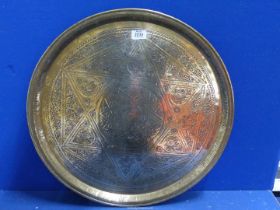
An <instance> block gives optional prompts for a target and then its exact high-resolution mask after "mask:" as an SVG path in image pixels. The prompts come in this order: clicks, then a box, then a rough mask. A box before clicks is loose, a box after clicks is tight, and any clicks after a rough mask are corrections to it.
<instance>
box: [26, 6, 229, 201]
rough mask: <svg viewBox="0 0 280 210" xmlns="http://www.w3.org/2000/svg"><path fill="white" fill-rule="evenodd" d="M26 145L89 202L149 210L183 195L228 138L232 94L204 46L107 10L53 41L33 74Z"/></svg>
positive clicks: (185, 33) (182, 33)
mask: <svg viewBox="0 0 280 210" xmlns="http://www.w3.org/2000/svg"><path fill="white" fill-rule="evenodd" d="M27 114H28V124H29V129H30V133H31V136H32V139H33V143H34V145H35V147H36V149H37V152H38V153H39V155H40V157H41V159H42V160H43V161H44V163H45V164H46V166H47V167H48V169H49V170H50V171H51V172H52V173H53V174H54V175H55V176H56V177H57V178H58V179H59V180H60V181H61V182H63V183H64V184H65V185H66V186H68V187H69V188H71V189H72V190H74V191H75V192H77V193H79V194H81V195H83V196H85V197H87V198H89V199H92V200H95V201H99V202H102V203H107V204H111V205H120V206H132V205H148V204H152V203H157V202H160V201H163V200H166V199H168V198H171V197H174V196H175V195H177V194H179V193H181V192H183V191H185V190H186V189H188V188H190V187H191V186H192V185H194V184H195V183H196V182H198V181H199V180H200V179H201V178H202V177H203V176H204V175H205V174H206V173H207V172H208V171H209V170H210V169H211V168H212V166H213V165H214V163H215V162H216V161H217V159H218V158H219V156H220V155H221V153H222V151H223V149H224V147H225V145H226V142H227V139H228V137H229V134H230V131H231V127H232V121H233V94H232V88H231V84H230V79H229V76H228V74H227V71H226V68H225V66H224V64H223V62H222V60H221V58H220V57H219V55H218V54H217V52H216V51H215V50H214V49H213V47H212V46H211V45H210V44H209V43H208V42H207V41H206V40H205V39H204V38H203V37H202V36H201V35H200V34H199V33H198V32H196V31H195V30H194V29H192V28H191V27H190V26H188V25H186V24H184V23H182V22H181V21H179V20H176V19H175V18H173V17H170V16H167V15H164V14H161V13H158V12H154V11H149V10H140V9H124V10H114V11H109V12H105V13H101V14H97V15H95V16H92V17H89V18H86V19H84V20H82V21H81V22H79V23H77V24H75V25H74V26H72V27H70V28H69V29H68V30H66V31H65V32H64V33H62V35H60V36H59V37H58V38H57V39H56V40H55V41H54V42H53V43H52V44H51V46H50V47H49V48H48V49H47V51H46V52H45V53H44V55H43V56H42V58H41V59H40V61H39V63H38V64H37V66H36V69H35V71H34V74H33V76H32V80H31V82H30V87H29V93H28V103H27Z"/></svg>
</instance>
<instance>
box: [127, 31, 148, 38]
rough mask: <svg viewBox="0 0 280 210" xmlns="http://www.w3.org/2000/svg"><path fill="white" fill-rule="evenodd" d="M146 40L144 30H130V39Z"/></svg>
mask: <svg viewBox="0 0 280 210" xmlns="http://www.w3.org/2000/svg"><path fill="white" fill-rule="evenodd" d="M146 38H147V32H146V30H132V31H131V39H134V40H137V39H146Z"/></svg>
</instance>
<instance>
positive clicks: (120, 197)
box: [26, 8, 234, 206]
mask: <svg viewBox="0 0 280 210" xmlns="http://www.w3.org/2000/svg"><path fill="white" fill-rule="evenodd" d="M118 18H119V19H120V20H118ZM112 20H113V21H121V20H133V21H147V22H152V23H155V22H158V23H160V24H162V25H164V24H166V25H167V27H168V28H170V29H172V30H175V31H176V32H178V33H180V34H181V35H183V36H186V37H187V38H188V39H190V40H191V41H192V42H193V44H196V45H195V46H196V47H198V48H199V50H202V51H203V53H204V55H206V57H207V60H208V61H210V62H211V63H212V62H214V64H215V67H219V68H217V69H215V70H217V71H218V73H219V74H220V75H218V76H221V77H222V78H221V81H222V82H224V83H223V84H219V86H220V85H221V86H220V89H221V90H223V89H225V91H224V92H225V98H222V102H223V103H226V104H227V105H228V106H226V107H225V108H226V110H225V113H222V115H223V116H224V115H226V116H225V117H226V119H227V120H226V125H225V129H224V133H223V136H222V138H221V139H220V140H219V145H218V146H217V147H215V151H212V150H211V154H212V155H213V157H212V159H211V160H210V161H208V164H206V166H205V164H203V166H202V165H201V164H199V165H198V167H196V168H194V169H193V170H197V169H198V171H200V172H198V173H197V174H196V176H195V177H194V174H191V175H185V176H184V177H182V178H181V179H180V180H178V181H177V182H175V183H173V184H171V185H169V186H167V187H164V188H162V189H159V190H156V191H153V192H148V193H141V194H119V193H111V192H105V191H102V190H99V189H97V188H94V187H92V186H88V185H86V184H85V183H83V182H81V181H79V180H75V179H77V178H76V177H74V176H73V175H71V174H70V172H68V171H67V170H65V169H62V168H55V167H54V165H53V163H51V161H50V159H48V157H47V156H46V154H45V153H44V152H43V149H42V145H41V143H40V141H41V140H40V138H39V137H38V134H37V133H36V129H35V125H34V118H33V114H32V113H33V111H32V110H34V94H35V93H36V91H35V90H36V88H35V83H36V79H37V78H38V76H39V75H40V74H41V73H42V71H43V70H44V69H48V68H47V67H46V66H48V65H49V64H50V63H51V62H50V61H51V60H52V59H54V58H55V57H56V56H57V55H58V54H59V52H60V51H61V48H62V49H63V47H64V46H66V45H67V44H68V43H69V42H70V41H71V40H72V39H73V38H74V37H75V36H77V35H79V34H81V33H83V32H85V31H87V29H90V28H93V27H97V26H98V25H102V24H105V23H108V22H110V21H112ZM166 25H164V26H165V27H166ZM209 59H210V60H209ZM211 59H212V60H211ZM215 73H217V72H215ZM216 76H217V75H216ZM26 112H27V122H28V127H29V131H30V135H31V139H32V142H33V145H34V146H35V149H36V151H37V153H38V155H39V156H40V158H41V160H42V161H43V163H44V164H45V166H46V167H47V168H48V170H49V171H50V172H51V173H52V174H53V175H54V176H55V177H56V178H57V179H58V180H59V181H60V182H62V183H63V184H64V185H65V186H66V187H68V188H70V189H71V190H73V191H74V192H76V193H78V194H80V195H81V196H83V197H86V198H88V199H90V200H93V201H97V202H100V203H103V204H108V205H114V206H146V205H151V204H155V203H159V202H162V201H165V200H168V199H170V198H173V197H175V196H176V195H179V194H181V193H183V192H184V191H186V190H188V189H189V188H191V187H192V186H193V185H195V184H196V183H197V182H199V181H200V180H201V179H202V178H203V177H204V176H205V175H206V174H207V173H208V172H209V171H210V170H211V169H212V168H213V166H214V165H215V164H216V162H217V161H218V159H219V158H220V156H221V154H222V153H223V151H224V148H225V146H226V144H227V142H228V139H229V136H230V133H231V130H232V127H233V119H234V96H233V88H232V84H231V81H230V78H229V75H228V72H227V69H226V67H225V65H224V63H223V61H222V59H221V57H220V56H219V54H218V53H217V52H216V50H215V49H214V48H213V46H212V45H211V44H210V43H209V42H208V41H207V40H206V39H205V38H204V37H203V36H202V35H201V34H200V33H199V32H197V31H196V30H195V29H193V28H192V27H191V26H189V25H187V24H186V23H184V22H182V21H180V20H178V19H176V18H174V17H172V16H169V15H166V14H164V13H161V12H157V11H153V10H147V9H138V8H126V9H116V10H109V11H105V12H101V13H97V14H95V15H92V16H89V17H87V18H85V19H82V20H81V21H79V22H77V23H75V24H74V25H72V26H70V27H69V28H68V29H66V30H65V31H64V32H63V33H61V34H60V35H59V36H58V37H57V38H56V39H55V40H54V41H53V42H52V43H51V45H50V46H49V47H48V48H47V49H46V51H45V52H44V53H43V55H42V56H41V58H40V60H39V61H38V63H37V65H36V67H35V69H34V71H33V74H32V78H31V81H30V85H29V89H28V94H27V105H26ZM216 143H217V140H215V144H216ZM208 156H209V154H207V155H206V157H205V160H207V157H208ZM208 159H209V158H208ZM205 160H203V161H205ZM193 170H192V171H193ZM67 173H68V174H67ZM186 176H193V177H192V178H193V179H186ZM186 180H189V181H186ZM112 197H113V199H112Z"/></svg>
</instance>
